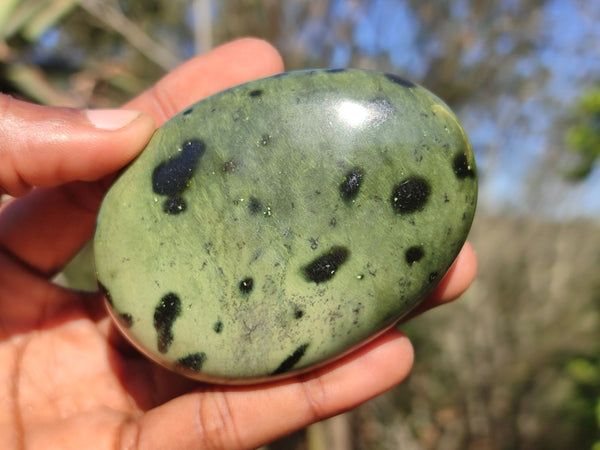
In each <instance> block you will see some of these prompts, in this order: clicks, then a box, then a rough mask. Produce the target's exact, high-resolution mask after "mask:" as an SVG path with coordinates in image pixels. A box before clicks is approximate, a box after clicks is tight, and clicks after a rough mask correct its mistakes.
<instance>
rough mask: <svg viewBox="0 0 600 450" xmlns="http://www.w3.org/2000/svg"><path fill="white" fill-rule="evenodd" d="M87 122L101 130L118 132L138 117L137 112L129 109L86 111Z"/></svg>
mask: <svg viewBox="0 0 600 450" xmlns="http://www.w3.org/2000/svg"><path fill="white" fill-rule="evenodd" d="M85 113H86V115H87V118H88V120H89V121H90V122H91V123H92V125H94V126H95V127H96V128H99V129H101V130H110V131H114V130H118V129H119V128H123V127H124V126H126V125H128V124H130V123H131V122H133V121H134V120H135V119H137V118H138V117H140V112H139V111H133V110H129V109H88V110H86V112H85Z"/></svg>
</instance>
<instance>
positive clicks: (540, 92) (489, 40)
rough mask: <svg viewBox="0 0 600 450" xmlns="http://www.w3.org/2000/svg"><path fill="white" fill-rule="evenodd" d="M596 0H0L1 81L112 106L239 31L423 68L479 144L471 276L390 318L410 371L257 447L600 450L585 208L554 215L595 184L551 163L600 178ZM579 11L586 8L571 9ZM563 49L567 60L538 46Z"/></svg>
mask: <svg viewBox="0 0 600 450" xmlns="http://www.w3.org/2000/svg"><path fill="white" fill-rule="evenodd" d="M594 5H596V4H595V3H594V2H576V1H564V2H561V1H553V0H510V1H509V0H502V1H499V2H494V1H492V0H457V1H455V2H447V1H442V0H432V1H428V2H421V1H418V0H406V1H401V0H373V1H369V0H329V1H327V0H321V1H319V0H293V1H289V2H279V1H277V0H222V1H209V0H190V1H186V0H169V1H167V0H150V1H146V2H136V1H133V0H106V1H101V0H3V1H0V90H2V92H5V93H9V94H11V95H14V96H17V97H21V98H25V99H28V100H31V101H34V102H38V103H43V104H53V105H61V106H70V107H83V106H89V107H108V106H115V105H119V104H121V103H123V102H125V101H126V100H127V99H129V98H131V97H132V96H133V95H135V94H137V93H139V92H141V91H142V90H144V89H146V88H148V87H149V86H151V85H152V83H154V82H155V81H156V80H157V79H158V78H159V77H160V76H162V75H163V74H164V73H165V72H167V71H168V70H170V69H172V68H173V67H175V66H176V65H177V64H179V63H180V62H181V61H183V60H185V59H187V58H189V57H191V56H193V55H194V54H196V53H200V52H204V51H207V50H208V49H210V48H212V47H214V46H216V45H218V44H220V43H223V42H225V41H227V40H230V39H233V38H235V37H239V36H246V35H253V36H258V37H262V38H265V39H267V40H269V41H270V42H272V43H273V44H274V45H276V46H277V47H278V49H279V50H280V51H281V53H282V55H283V57H284V60H285V63H286V67H287V68H288V69H297V68H307V67H317V66H344V65H351V66H354V67H365V68H374V69H379V70H390V71H395V72H400V73H403V74H404V75H408V76H409V77H411V78H413V79H415V80H416V81H418V82H420V83H422V84H424V85H425V86H427V87H428V88H430V89H431V90H433V91H434V92H436V93H437V94H438V95H439V96H440V97H441V98H443V99H444V100H446V101H447V102H448V103H449V104H450V105H451V106H452V107H453V108H454V109H455V110H456V111H457V113H458V115H459V117H460V118H461V119H462V120H463V122H464V123H465V125H466V127H467V130H468V132H469V134H470V135H471V137H472V140H473V143H474V147H475V150H476V152H477V158H478V162H479V167H480V175H481V181H482V187H483V188H482V197H481V202H480V208H479V212H478V217H477V219H476V221H475V223H474V226H473V230H472V233H471V236H470V240H471V242H472V243H473V245H474V247H475V249H476V251H477V254H478V258H479V261H480V272H479V276H478V279H477V280H476V282H475V283H474V284H473V286H472V288H471V289H470V290H469V291H468V292H467V293H466V294H465V295H464V297H463V299H461V300H460V301H458V302H455V303H453V304H452V305H448V306H445V307H442V308H438V309H436V310H434V311H431V312H429V313H427V314H425V315H423V316H421V317H419V318H417V319H415V320H413V321H411V322H410V323H408V324H405V325H403V326H402V329H403V330H404V331H405V332H406V333H407V334H409V336H410V337H411V339H412V340H413V342H414V344H415V347H416V362H415V367H414V370H413V372H412V374H411V375H410V377H409V378H408V379H407V380H406V382H405V383H403V384H402V385H400V386H398V387H397V388H394V389H392V390H391V391H390V392H388V393H386V394H384V395H381V396H379V397H378V398H376V399H374V400H372V401H371V402H369V403H367V404H366V405H364V406H361V407H359V408H357V409H355V410H353V411H350V412H348V413H346V414H343V415H340V416H338V417H335V418H332V419H330V420H327V421H324V422H322V423H320V424H317V425H314V426H312V427H309V428H308V429H307V430H303V431H301V432H298V433H294V434H293V435H291V436H288V437H286V438H285V439H282V440H280V441H278V442H274V443H272V444H270V445H269V446H268V447H269V449H286V450H287V449H311V450H314V449H317V448H327V449H333V450H341V449H350V448H352V449H369V450H370V449H391V448H398V449H492V450H494V449H517V448H519V449H542V448H543V449H566V448H574V449H575V448H576V449H586V448H594V450H600V417H599V416H600V339H599V337H600V271H599V270H598V268H599V267H600V239H599V230H598V224H597V218H594V219H586V220H584V219H572V218H571V219H569V220H566V219H565V218H564V216H563V215H562V213H561V212H560V211H561V210H560V209H559V208H558V206H557V204H558V203H559V201H564V203H566V204H568V203H576V202H578V203H579V204H580V205H583V206H584V207H585V205H586V203H585V202H586V201H588V200H584V199H590V198H592V199H593V198H596V199H597V198H598V195H597V192H596V193H595V194H594V192H591V193H589V192H584V191H576V192H580V193H583V194H589V195H587V196H584V195H582V197H581V198H578V199H575V200H572V197H569V196H568V195H566V194H565V192H571V191H572V189H573V188H572V187H571V185H569V184H568V182H565V179H564V178H565V177H564V176H563V175H564V172H565V170H563V169H564V167H574V169H573V170H571V171H569V173H568V175H569V176H570V179H572V180H580V182H579V183H573V184H574V185H575V184H576V185H577V186H584V188H580V189H585V187H586V186H590V184H589V183H592V182H594V180H595V179H597V165H598V164H597V163H596V161H597V159H598V154H599V151H600V90H599V89H598V83H599V82H600V80H599V79H598V73H600V72H598V70H597V69H598V66H597V65H596V66H594V65H593V63H594V61H600V55H599V54H598V49H599V48H600V44H599V40H600V37H598V35H593V34H592V35H591V37H590V36H588V35H584V34H581V33H583V31H582V30H583V29H584V28H585V27H584V25H585V24H586V23H588V24H594V23H598V21H600V8H598V7H597V5H596V6H594ZM573 11H577V12H578V14H579V16H577V17H584V18H585V20H583V21H582V22H581V23H577V24H569V23H568V21H567V19H568V17H572V16H573V14H574V13H573ZM568 12H570V13H569V14H571V15H570V16H568V15H567V13H568ZM548 17H549V18H550V19H552V20H550V19H548V20H546V21H545V20H544V18H548ZM553 21H555V22H553ZM556 21H558V22H556ZM553 23H560V24H561V32H560V33H558V32H554V29H553V28H552V27H551V26H549V25H548V24H553ZM589 29H591V30H593V29H594V27H593V26H591V27H590V28H589ZM576 31H578V32H579V34H577V33H576ZM592 32H593V31H592ZM594 36H596V40H594ZM557 49H559V50H560V49H562V50H563V53H564V54H567V55H568V56H569V57H572V59H569V63H568V64H566V63H565V62H564V61H559V60H557V59H551V60H550V61H549V60H548V55H552V57H553V58H557V57H558V56H557ZM594 52H595V53H594ZM567 69H573V70H572V72H568V73H567V75H565V74H564V70H567ZM561 80H562V81H561ZM540 111H541V112H540ZM541 124H543V126H542V125H541ZM532 141H534V142H541V143H542V144H541V145H540V146H539V147H535V148H534V147H531V146H528V145H530V144H531V142H532ZM540 148H541V150H540ZM569 150H570V151H569ZM572 155H578V158H579V159H577V160H576V162H575V164H574V165H569V164H571V159H570V156H572ZM505 161H508V162H509V164H506V163H505ZM564 161H569V164H565V163H564ZM519 179H523V180H525V181H524V182H519V181H518V180H519ZM588 189H589V188H588ZM498 192H499V193H501V194H503V195H504V197H503V198H508V199H509V200H510V202H512V203H510V202H509V203H508V205H509V206H508V207H506V206H505V207H499V206H498V204H497V203H496V199H497V198H498V196H497V194H498ZM549 211H550V212H554V214H549ZM559 218H560V219H562V220H557V219H559ZM91 261H92V249H91V247H90V246H89V245H88V246H87V247H86V248H85V249H83V250H82V252H81V253H80V254H79V255H78V256H77V257H76V259H74V260H73V262H72V263H71V264H70V265H69V267H68V268H67V269H66V270H65V271H64V273H63V274H61V277H60V279H59V280H58V281H60V282H62V283H66V284H68V285H70V286H72V287H74V288H78V289H95V284H94V271H93V265H92V264H91Z"/></svg>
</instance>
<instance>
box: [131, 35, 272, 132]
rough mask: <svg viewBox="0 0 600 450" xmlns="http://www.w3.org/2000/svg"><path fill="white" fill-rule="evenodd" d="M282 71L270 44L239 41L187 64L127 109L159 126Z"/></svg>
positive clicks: (248, 39) (249, 39)
mask: <svg viewBox="0 0 600 450" xmlns="http://www.w3.org/2000/svg"><path fill="white" fill-rule="evenodd" d="M282 70H283V61H282V59H281V56H280V55H279V53H278V52H277V50H276V49H275V48H274V47H273V46H271V44H269V43H267V42H265V41H262V40H259V39H254V38H245V39H239V40H237V41H233V42H230V43H227V44H224V45H222V46H220V47H218V48H216V49H215V50H213V51H211V52H209V53H206V54H205V55H202V56H200V57H197V58H194V59H191V60H190V61H188V62H186V63H184V64H183V65H182V66H180V67H179V68H177V69H175V70H174V71H173V72H171V73H170V74H169V75H168V76H166V77H165V78H163V79H162V80H160V81H159V82H158V83H157V84H155V85H154V86H153V87H152V88H150V89H149V90H148V91H146V92H144V93H143V94H142V95H140V96H139V97H137V98H135V99H134V100H132V101H131V102H129V103H128V104H126V105H125V107H126V108H134V109H139V110H142V111H145V112H146V113H148V114H150V115H152V116H153V117H154V120H155V121H156V122H157V124H158V125H159V126H160V125H162V124H163V123H164V122H165V121H166V120H168V119H170V118H171V117H172V116H174V115H175V114H177V113H178V112H180V111H182V110H184V109H185V108H186V107H188V106H189V105H191V104H192V103H195V102H196V101H198V100H200V99H202V98H205V97H208V96H209V95H212V94H215V93H217V92H219V91H222V90H224V89H227V88H230V87H232V86H235V85H237V84H240V83H243V82H246V81H250V80H253V79H255V78H262V77H266V76H269V75H274V74H276V73H279V72H281V71H282Z"/></svg>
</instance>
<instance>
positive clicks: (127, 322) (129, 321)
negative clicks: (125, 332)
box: [119, 313, 133, 328]
mask: <svg viewBox="0 0 600 450" xmlns="http://www.w3.org/2000/svg"><path fill="white" fill-rule="evenodd" d="M119 319H120V320H121V323H122V324H123V325H124V326H125V327H127V328H131V325H133V316H132V315H131V314H129V313H123V314H119Z"/></svg>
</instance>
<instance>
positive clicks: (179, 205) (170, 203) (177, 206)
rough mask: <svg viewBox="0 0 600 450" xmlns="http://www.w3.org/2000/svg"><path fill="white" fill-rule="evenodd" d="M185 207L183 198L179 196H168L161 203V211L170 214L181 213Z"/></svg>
mask: <svg viewBox="0 0 600 450" xmlns="http://www.w3.org/2000/svg"><path fill="white" fill-rule="evenodd" d="M186 208H187V205H186V203H185V200H184V199H183V198H181V197H168V198H167V199H166V200H165V202H164V203H163V211H164V212H166V213H167V214H171V215H177V214H179V213H182V212H184V211H185V210H186Z"/></svg>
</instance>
